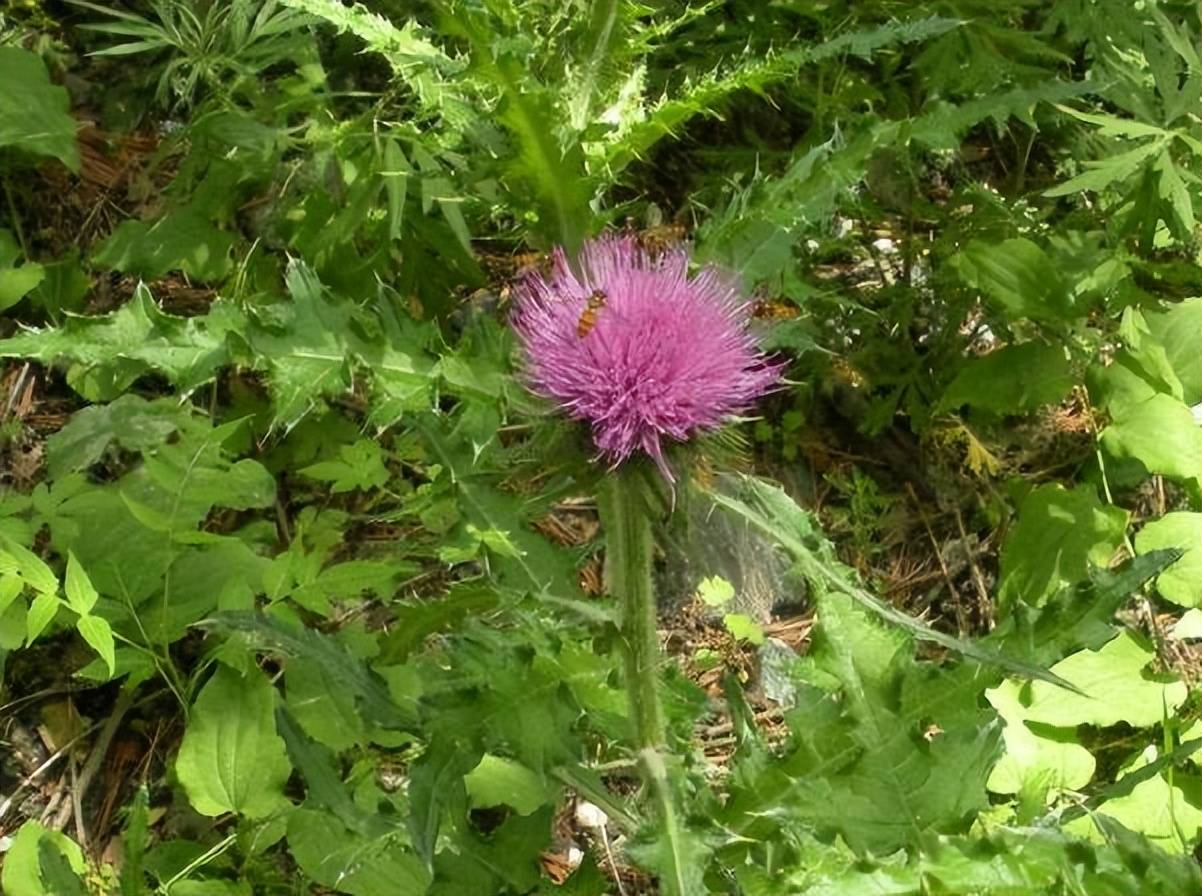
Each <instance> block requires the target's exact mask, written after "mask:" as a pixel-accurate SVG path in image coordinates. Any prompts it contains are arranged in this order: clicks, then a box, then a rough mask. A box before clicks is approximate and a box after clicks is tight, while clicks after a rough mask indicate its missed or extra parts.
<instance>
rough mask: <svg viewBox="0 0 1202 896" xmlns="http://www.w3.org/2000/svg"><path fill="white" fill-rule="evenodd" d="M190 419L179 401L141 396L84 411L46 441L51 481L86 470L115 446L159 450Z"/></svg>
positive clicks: (47, 463) (88, 408)
mask: <svg viewBox="0 0 1202 896" xmlns="http://www.w3.org/2000/svg"><path fill="white" fill-rule="evenodd" d="M188 416H189V411H188V409H187V408H186V407H180V405H179V403H178V402H176V401H171V400H167V399H162V400H159V401H147V400H146V399H144V398H142V397H141V396H138V395H122V396H121V397H120V398H118V399H117V400H116V401H113V402H111V403H110V404H105V405H94V406H91V407H86V408H81V409H80V410H78V411H76V412H75V413H74V414H72V415H71V419H70V420H68V421H67V424H66V425H65V426H64V427H63V428H62V429H60V430H59V431H58V432H56V433H54V434H53V435H51V436H50V437H49V438H48V439H47V440H46V470H47V472H48V473H49V474H50V477H51V478H52V479H59V478H61V477H62V476H64V475H65V474H67V473H73V472H75V471H77V470H86V469H87V468H88V467H90V466H92V464H94V463H96V462H97V461H99V460H100V459H101V458H102V457H104V453H105V451H106V450H107V449H108V448H109V446H110V445H112V444H114V443H116V444H118V445H120V446H121V447H122V448H126V449H128V450H130V451H138V452H142V451H146V450H149V449H151V448H155V447H158V446H159V445H161V444H162V443H163V442H164V441H166V440H167V437H168V436H170V435H171V434H172V433H174V432H176V431H178V430H179V428H180V426H181V424H182V422H183V421H184V420H186V419H188Z"/></svg>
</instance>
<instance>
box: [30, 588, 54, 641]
mask: <svg viewBox="0 0 1202 896" xmlns="http://www.w3.org/2000/svg"><path fill="white" fill-rule="evenodd" d="M58 608H59V600H58V598H57V597H55V596H54V595H53V594H39V595H38V596H37V597H35V598H34V599H33V601H32V602H31V603H30V604H29V612H28V614H27V615H26V616H25V643H26V644H27V645H28V644H32V643H33V642H34V641H36V640H37V638H38V635H40V634H41V633H42V632H44V631H45V630H46V626H48V625H50V623H51V622H53V621H54V617H55V616H56V615H58Z"/></svg>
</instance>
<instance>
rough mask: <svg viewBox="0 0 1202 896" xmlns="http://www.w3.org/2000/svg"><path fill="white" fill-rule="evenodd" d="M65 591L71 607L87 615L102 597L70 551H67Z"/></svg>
mask: <svg viewBox="0 0 1202 896" xmlns="http://www.w3.org/2000/svg"><path fill="white" fill-rule="evenodd" d="M63 592H64V593H65V594H66V595H67V603H69V604H70V605H71V609H72V610H74V611H75V612H76V613H78V614H79V615H80V616H86V615H87V614H88V611H89V610H91V609H92V607H94V606H96V601H97V600H99V599H100V595H99V594H97V593H96V589H95V588H93V587H92V581H91V579H89V578H88V574H87V573H86V572H84V569H83V567H82V566H80V565H79V561H78V560H76V559H75V555H74V554H72V553H70V552H68V553H67V579H66V581H65V582H64V584H63Z"/></svg>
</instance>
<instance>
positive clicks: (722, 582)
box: [697, 576, 735, 607]
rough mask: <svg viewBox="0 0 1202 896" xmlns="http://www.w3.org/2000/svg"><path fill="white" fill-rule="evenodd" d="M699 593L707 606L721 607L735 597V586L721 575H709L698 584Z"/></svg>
mask: <svg viewBox="0 0 1202 896" xmlns="http://www.w3.org/2000/svg"><path fill="white" fill-rule="evenodd" d="M697 595H698V596H699V597H700V598H701V602H702V603H703V604H705V605H706V606H707V607H721V606H722V605H724V604H726V603H729V602H730V601H731V600H732V599H733V598H734V596H735V586H734V585H732V584H731V583H730V582H728V581H726V579H724V578H722V577H720V576H709V577H708V578H705V579H702V580H701V584H700V585H698V586H697Z"/></svg>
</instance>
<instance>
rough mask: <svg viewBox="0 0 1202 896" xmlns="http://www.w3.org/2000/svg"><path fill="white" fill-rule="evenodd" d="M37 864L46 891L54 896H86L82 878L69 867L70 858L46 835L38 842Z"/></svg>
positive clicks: (86, 891)
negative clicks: (39, 867)
mask: <svg viewBox="0 0 1202 896" xmlns="http://www.w3.org/2000/svg"><path fill="white" fill-rule="evenodd" d="M38 864H39V865H40V866H41V872H42V881H43V882H44V883H45V885H46V892H47V893H53V894H54V896H88V890H87V888H86V887H85V886H84V882H83V878H82V877H81V875H80V874H78V873H76V871H75V869H74V868H72V867H71V860H70V859H68V858H67V856H65V855H63V852H62V850H61V849H60V848H59V845H58V844H57V843H55V842H54V841H52V840H50V839H49V838H48V837H43V838H42V839H41V840H40V841H39V842H38Z"/></svg>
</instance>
